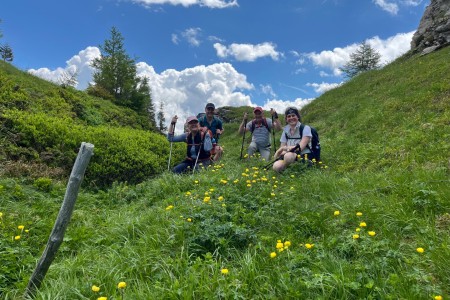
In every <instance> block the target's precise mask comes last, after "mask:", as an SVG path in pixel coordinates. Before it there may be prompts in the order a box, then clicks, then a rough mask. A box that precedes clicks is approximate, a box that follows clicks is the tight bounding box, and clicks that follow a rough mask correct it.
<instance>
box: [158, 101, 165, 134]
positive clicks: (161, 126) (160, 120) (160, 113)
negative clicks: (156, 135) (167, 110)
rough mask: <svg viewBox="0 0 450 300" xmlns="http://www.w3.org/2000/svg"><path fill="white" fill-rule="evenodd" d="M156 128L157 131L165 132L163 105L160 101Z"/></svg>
mask: <svg viewBox="0 0 450 300" xmlns="http://www.w3.org/2000/svg"><path fill="white" fill-rule="evenodd" d="M158 125H159V126H158V127H159V131H161V132H164V131H166V129H167V127H166V117H165V116H164V103H163V102H162V101H161V102H160V104H159V111H158Z"/></svg>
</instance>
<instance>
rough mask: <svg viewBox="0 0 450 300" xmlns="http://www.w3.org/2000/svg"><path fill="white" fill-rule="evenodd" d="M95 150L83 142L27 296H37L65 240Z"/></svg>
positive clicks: (27, 290) (29, 284) (30, 282)
mask: <svg viewBox="0 0 450 300" xmlns="http://www.w3.org/2000/svg"><path fill="white" fill-rule="evenodd" d="M93 152H94V145H92V144H89V143H84V142H83V143H81V147H80V150H79V151H78V156H77V159H76V160H75V164H74V165H73V168H72V172H71V173H70V178H69V182H68V183H67V189H66V194H65V195H64V201H63V203H62V205H61V209H60V210H59V214H58V217H57V218H56V222H55V225H54V226H53V230H52V232H51V234H50V237H49V239H48V242H47V246H46V247H45V250H44V252H43V253H42V256H41V258H40V260H39V262H38V264H37V266H36V269H35V270H34V272H33V275H31V278H30V281H29V282H28V286H27V289H26V291H25V298H34V297H35V295H36V291H37V290H38V289H39V287H40V286H41V283H42V280H43V279H44V277H45V274H46V273H47V271H48V269H49V268H50V265H51V263H52V261H53V259H54V258H55V255H56V252H57V251H58V249H59V246H60V245H61V243H62V241H63V238H64V233H65V231H66V228H67V225H68V224H69V221H70V217H71V216H72V212H73V209H74V206H75V202H76V200H77V196H78V190H79V188H80V185H81V182H82V181H83V176H84V172H85V171H86V168H87V165H88V164H89V160H90V159H91V156H92V155H93Z"/></svg>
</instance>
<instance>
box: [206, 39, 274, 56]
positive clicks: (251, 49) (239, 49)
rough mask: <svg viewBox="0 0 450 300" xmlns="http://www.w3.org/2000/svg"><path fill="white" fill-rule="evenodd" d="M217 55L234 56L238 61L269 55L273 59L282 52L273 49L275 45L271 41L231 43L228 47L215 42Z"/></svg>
mask: <svg viewBox="0 0 450 300" xmlns="http://www.w3.org/2000/svg"><path fill="white" fill-rule="evenodd" d="M214 48H215V49H216V52H217V56H219V57H221V58H226V57H228V56H232V57H234V58H235V59H236V60H238V61H255V60H257V59H258V58H261V57H265V56H270V57H271V58H272V59H273V60H278V59H279V57H280V56H282V53H280V52H278V51H276V50H275V48H276V45H274V44H272V43H268V42H266V43H262V44H257V45H252V44H234V43H233V44H231V45H229V46H228V47H227V46H224V45H222V44H220V43H215V44H214Z"/></svg>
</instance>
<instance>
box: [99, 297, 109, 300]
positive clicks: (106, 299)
mask: <svg viewBox="0 0 450 300" xmlns="http://www.w3.org/2000/svg"><path fill="white" fill-rule="evenodd" d="M97 300H108V297H98V298H97Z"/></svg>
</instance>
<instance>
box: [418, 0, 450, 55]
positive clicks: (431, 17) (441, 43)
mask: <svg viewBox="0 0 450 300" xmlns="http://www.w3.org/2000/svg"><path fill="white" fill-rule="evenodd" d="M448 45H450V0H431V2H430V5H428V7H427V8H426V10H425V12H424V14H423V16H422V19H421V20H420V24H419V28H418V29H417V31H416V33H415V34H414V36H413V38H412V41H411V51H413V52H416V53H417V52H422V53H423V54H427V53H430V52H432V51H434V50H437V49H439V48H442V47H445V46H448Z"/></svg>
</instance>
